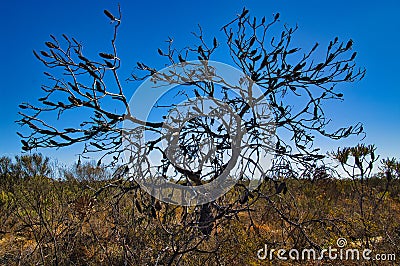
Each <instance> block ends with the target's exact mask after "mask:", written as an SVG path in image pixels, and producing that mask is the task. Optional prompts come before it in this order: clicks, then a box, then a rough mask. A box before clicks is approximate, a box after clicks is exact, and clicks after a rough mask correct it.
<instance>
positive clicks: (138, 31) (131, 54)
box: [0, 0, 400, 163]
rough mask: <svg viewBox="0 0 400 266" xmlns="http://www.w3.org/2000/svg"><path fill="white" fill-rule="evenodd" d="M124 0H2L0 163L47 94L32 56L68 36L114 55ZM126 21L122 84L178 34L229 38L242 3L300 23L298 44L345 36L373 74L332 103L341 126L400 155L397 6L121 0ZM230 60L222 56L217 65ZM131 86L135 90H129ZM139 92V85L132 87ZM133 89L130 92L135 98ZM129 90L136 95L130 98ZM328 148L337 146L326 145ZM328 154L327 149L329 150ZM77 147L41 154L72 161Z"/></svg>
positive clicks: (390, 0)
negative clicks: (358, 129) (225, 30)
mask: <svg viewBox="0 0 400 266" xmlns="http://www.w3.org/2000/svg"><path fill="white" fill-rule="evenodd" d="M117 3H118V2H117V1H110V0H108V1H105V0H96V1H94V0H90V1H77V0H68V1H60V0H59V1H2V2H1V4H0V7H1V10H2V17H3V21H2V23H1V26H0V30H1V31H0V36H1V42H0V46H1V48H0V51H1V64H0V68H1V71H0V73H1V74H0V75H1V80H2V82H1V84H0V92H1V96H0V125H1V127H0V156H1V155H8V156H14V155H17V154H20V150H21V145H20V141H19V139H18V136H17V135H16V133H15V132H16V131H17V130H19V126H18V125H16V124H15V123H14V121H15V120H17V119H18V115H17V112H18V104H19V103H21V102H23V101H33V100H34V99H37V98H39V97H41V96H42V93H41V90H40V85H41V84H43V83H45V81H46V79H45V77H44V76H43V75H42V72H43V71H44V70H45V68H44V67H43V66H42V65H41V63H40V62H38V61H37V60H36V59H35V57H34V56H33V54H32V50H33V49H36V50H40V49H44V44H43V43H44V42H45V41H47V40H48V39H49V37H48V36H49V34H53V35H55V36H61V34H63V33H65V34H67V35H69V36H74V37H75V38H76V39H78V40H80V41H81V42H82V43H83V44H84V46H85V48H84V49H85V50H84V51H86V52H87V53H89V54H90V53H92V54H93V55H95V54H97V53H98V52H101V51H104V50H107V49H108V48H109V40H110V37H111V26H110V25H109V24H108V20H107V19H106V17H105V16H104V15H103V13H102V12H103V9H109V10H110V11H112V12H115V11H116V9H117ZM120 3H121V8H122V12H123V22H122V23H123V24H122V26H121V30H120V33H119V42H118V47H119V54H120V57H121V58H122V67H123V69H122V72H121V76H122V77H123V78H125V77H128V76H129V74H130V72H131V70H132V69H133V67H134V65H135V62H136V61H145V62H150V63H157V60H158V59H159V57H158V56H157V48H159V47H165V42H164V41H165V40H166V39H167V38H168V36H171V37H173V38H174V40H175V44H176V45H177V46H178V47H184V46H185V45H187V44H194V43H195V40H194V39H193V38H192V37H191V34H190V32H192V31H194V30H196V29H197V24H201V25H202V27H203V29H204V32H205V35H208V36H210V37H212V36H217V38H218V37H219V36H220V37H222V34H221V32H219V29H220V28H221V26H222V25H224V23H226V22H228V21H229V20H230V19H231V18H233V17H234V16H235V15H236V14H238V13H239V12H240V11H241V9H242V8H243V6H246V7H247V8H248V9H250V12H251V14H252V15H255V16H258V17H262V16H264V15H265V16H266V17H267V18H268V17H270V18H271V17H272V14H273V13H276V12H280V13H281V18H280V19H281V21H282V22H286V23H288V24H289V25H293V26H294V25H295V24H296V23H297V24H298V25H299V31H298V32H297V34H296V38H295V42H294V43H295V44H298V46H300V47H302V46H304V47H310V46H312V45H313V44H314V42H315V41H318V42H319V43H320V44H322V45H323V44H325V45H326V44H327V43H328V42H329V40H331V39H333V38H334V37H336V36H338V37H339V38H340V39H341V40H343V41H347V40H348V39H349V38H352V39H353V40H354V42H355V44H354V49H355V50H356V51H357V52H358V56H357V63H358V65H359V66H364V67H365V68H366V69H367V75H366V77H365V78H364V80H362V81H361V82H358V83H355V84H350V85H349V86H345V87H343V89H342V91H343V93H344V98H345V100H344V101H343V102H336V103H335V105H333V106H330V107H329V108H330V111H331V112H332V113H333V112H334V116H333V117H332V118H333V119H334V123H335V125H336V124H337V125H340V126H342V125H347V124H354V123H356V122H363V123H364V128H365V130H366V132H367V138H366V139H365V140H364V142H366V143H375V144H376V145H377V147H378V153H380V154H382V155H383V156H384V157H386V156H390V157H397V158H399V157H400V156H399V150H400V149H399V148H400V141H399V137H398V135H399V134H398V132H399V130H400V126H399V122H398V121H399V117H400V104H399V100H400V90H399V89H400V88H399V82H398V80H397V78H398V77H399V67H398V64H399V62H400V53H399V51H398V46H399V41H400V35H399V29H400V20H399V19H398V14H399V13H400V12H399V11H400V3H399V2H398V1H395V0H381V1H370V0H369V1H361V0H353V1H351V0H335V1H314V0H313V1H298V0H281V1H278V0H267V1H266V0H248V1H235V0H229V1H228V0H220V1H209V0H207V1H140V2H139V1H122V2H120ZM218 59H219V60H221V61H223V60H224V58H218ZM128 86H129V85H128ZM131 86H133V85H131ZM133 90H134V88H132V92H133ZM128 93H129V92H128ZM358 140H359V138H351V139H349V140H345V141H342V142H335V143H330V144H326V145H332V149H334V148H336V147H337V146H343V145H352V144H355V143H356V142H357V141H358ZM329 147H330V146H329ZM329 147H328V148H329ZM78 151H79V147H71V148H64V149H60V150H57V151H56V150H39V152H42V153H44V154H46V155H49V156H53V157H56V158H58V159H59V160H60V161H63V162H65V163H71V162H72V161H73V160H74V159H76V157H74V155H75V154H76V153H78Z"/></svg>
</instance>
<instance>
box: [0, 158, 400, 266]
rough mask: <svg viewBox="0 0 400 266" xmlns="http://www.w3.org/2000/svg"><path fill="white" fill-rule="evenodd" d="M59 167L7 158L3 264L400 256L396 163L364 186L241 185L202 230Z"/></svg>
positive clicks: (168, 209)
mask: <svg viewBox="0 0 400 266" xmlns="http://www.w3.org/2000/svg"><path fill="white" fill-rule="evenodd" d="M50 162H51V161H50V160H49V159H48V158H44V157H43V156H41V155H38V154H34V155H26V156H21V157H16V159H15V160H12V159H11V158H7V157H2V158H1V159H0V170H1V173H0V174H1V178H0V215H1V218H0V219H1V224H0V264H1V265H168V264H173V265H199V264H203V265H262V264H265V265H268V264H271V265H276V264H284V262H282V261H277V260H273V261H272V262H271V261H269V260H265V261H261V260H258V259H257V256H256V252H257V250H259V249H260V248H263V247H264V244H267V246H268V247H269V248H276V249H279V248H286V249H290V248H298V249H301V248H310V247H315V248H317V247H321V248H323V247H327V246H329V245H331V246H335V245H336V240H337V239H338V238H339V237H344V238H346V239H347V241H348V244H347V245H348V247H353V248H369V249H371V250H373V252H374V253H379V252H380V253H395V254H396V255H397V256H399V251H400V250H399V246H400V219H399V217H400V195H399V191H400V181H399V179H398V175H399V171H398V170H399V168H398V164H397V163H396V162H395V161H390V160H388V161H386V168H385V167H381V169H380V170H379V171H377V173H375V174H373V175H371V176H370V177H368V178H365V179H362V180H361V179H352V178H351V177H345V178H342V179H338V178H333V177H331V176H329V175H325V176H321V175H319V176H317V175H314V176H310V178H303V179H293V178H292V179H291V178H287V179H284V180H283V179H281V180H277V181H276V182H278V183H279V184H285V186H286V187H287V191H286V189H285V190H282V189H280V190H281V191H279V190H278V187H279V186H277V185H276V184H278V183H276V182H264V183H263V185H262V188H261V189H260V191H258V192H257V193H251V192H250V193H247V194H246V193H244V192H246V191H244V190H243V188H242V187H241V186H239V185H238V186H235V187H234V188H233V189H232V190H231V191H230V192H229V193H228V194H227V195H225V196H224V197H223V198H221V199H219V200H218V201H216V202H215V203H213V204H211V205H209V208H208V210H209V211H210V213H211V214H212V215H213V217H214V218H215V217H217V216H218V215H219V216H220V217H222V216H223V217H224V219H212V220H210V222H209V224H201V222H199V219H200V218H199V217H200V216H201V214H200V212H202V210H200V208H199V207H181V206H175V205H170V204H165V203H162V202H158V201H157V200H155V199H154V198H153V199H152V198H151V197H150V196H149V195H148V194H146V193H145V192H142V191H141V190H140V188H138V187H137V186H136V184H135V182H134V181H133V182H128V181H126V180H125V178H124V177H118V178H117V177H115V176H112V175H111V174H110V173H109V170H107V169H104V168H102V167H101V166H97V165H95V164H90V163H86V164H82V165H75V166H73V167H71V168H70V169H66V168H62V167H57V166H54V165H52V164H51V163H50ZM396 167H397V168H396ZM396 171H397V172H396ZM388 179H389V180H388ZM281 187H282V186H281ZM361 190H362V191H361ZM233 194H239V195H245V196H246V197H243V196H242V197H241V198H240V199H239V201H238V202H231V203H230V204H231V207H232V208H231V210H230V211H229V212H225V213H224V210H220V209H218V206H220V205H222V204H220V202H219V201H227V200H229V199H232V198H235V197H232V195H233ZM266 195H268V196H266ZM183 216H185V218H183ZM293 263H296V264H297V263H299V264H308V265H312V264H314V262H312V261H311V262H310V261H297V262H293V261H292V262H291V264H293ZM330 263H333V264H334V263H337V264H338V265H339V264H346V263H348V264H349V265H351V263H354V262H351V261H347V262H343V261H336V262H335V261H331V262H330ZM358 263H360V262H358ZM362 263H368V262H365V261H364V262H362ZM289 264H290V263H289ZM289 264H288V265H289Z"/></svg>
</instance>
